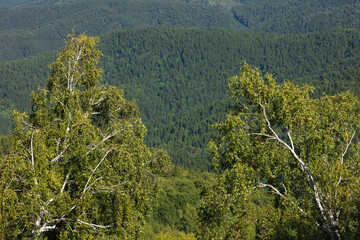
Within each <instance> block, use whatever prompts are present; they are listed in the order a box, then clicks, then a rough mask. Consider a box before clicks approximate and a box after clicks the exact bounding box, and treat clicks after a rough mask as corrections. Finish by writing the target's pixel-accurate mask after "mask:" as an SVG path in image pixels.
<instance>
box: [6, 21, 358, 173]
mask: <svg viewBox="0 0 360 240" xmlns="http://www.w3.org/2000/svg"><path fill="white" fill-rule="evenodd" d="M359 36H360V33H359V31H357V30H341V29H338V30H328V31H324V32H318V33H312V34H306V35H279V34H268V33H242V32H238V31H233V30H210V29H194V28H192V29H188V28H169V27H162V28H145V29H135V30H121V31H115V32H111V33H109V34H106V35H104V36H102V38H101V45H100V48H101V50H102V51H103V54H104V56H103V58H102V60H101V62H100V65H101V66H102V68H103V70H104V73H103V81H104V82H105V83H109V84H112V85H115V86H118V87H120V88H122V89H124V90H125V94H126V96H127V98H129V99H134V100H136V102H137V104H138V105H139V107H140V111H141V113H142V119H143V121H144V123H145V124H146V126H147V127H148V129H149V131H148V135H147V140H146V141H147V143H148V144H149V145H150V146H153V147H162V148H165V149H167V150H168V151H169V153H170V155H171V157H172V162H173V163H175V164H177V165H181V166H184V167H192V168H193V167H195V168H199V169H202V170H204V169H209V167H210V161H209V152H208V149H207V143H208V141H209V139H210V138H211V136H212V134H213V131H212V130H211V128H210V126H209V125H210V124H211V123H215V122H217V121H219V120H221V116H222V115H223V112H224V111H225V109H226V107H227V106H228V105H229V103H228V100H227V99H228V96H227V87H226V80H227V79H228V78H229V77H230V76H232V75H235V74H237V73H238V71H239V69H240V66H241V61H243V60H245V59H246V60H247V61H248V62H249V63H250V64H253V65H254V66H259V67H260V68H261V70H263V71H266V72H270V73H272V74H274V75H275V76H276V78H277V80H278V81H279V82H282V81H284V80H286V79H291V80H292V81H295V82H297V83H299V84H304V83H309V84H312V85H315V86H317V87H318V90H317V91H318V92H317V93H316V94H317V95H318V94H321V93H322V92H327V93H336V92H339V91H344V90H351V91H352V92H353V93H355V94H359V88H358V87H356V86H357V84H358V80H357V79H358V74H359V73H358V71H357V69H358V63H359V61H358V57H359V53H360V48H359V45H360V40H359V39H360V38H359ZM218 53H221V54H218ZM53 59H54V53H51V54H40V55H38V56H35V57H31V58H26V59H24V60H19V61H12V62H6V63H0V69H1V71H0V79H1V96H2V99H3V101H4V104H3V105H2V106H3V108H4V110H3V111H2V118H3V119H4V120H3V122H4V123H6V122H7V123H10V122H11V121H10V120H11V114H10V112H9V111H6V109H9V108H11V107H12V106H13V107H16V108H17V109H19V110H21V111H30V103H29V96H30V93H31V91H33V90H36V89H37V87H38V86H39V85H40V86H44V84H45V81H46V79H47V74H48V64H49V63H50V62H51V61H52V60H53ZM24 76H26V78H24ZM339 76H342V78H343V79H342V81H341V82H342V84H341V86H338V85H339V84H338V78H339ZM170 79H171V81H169V80H170ZM20 93H21V94H20ZM154 93H155V94H154ZM2 126H3V129H2V131H3V132H6V131H7V132H9V131H10V127H11V125H10V124H8V125H5V124H3V125H2ZM200 159H201V160H200Z"/></svg>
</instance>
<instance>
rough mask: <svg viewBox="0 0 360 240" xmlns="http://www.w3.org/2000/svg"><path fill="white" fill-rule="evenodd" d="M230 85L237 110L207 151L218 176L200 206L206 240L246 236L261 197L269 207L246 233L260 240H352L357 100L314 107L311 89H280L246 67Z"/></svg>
mask: <svg viewBox="0 0 360 240" xmlns="http://www.w3.org/2000/svg"><path fill="white" fill-rule="evenodd" d="M228 85H229V88H230V92H231V96H232V97H233V99H234V107H233V108H232V110H231V112H230V113H229V114H228V116H227V119H226V120H225V121H224V122H222V123H218V124H215V128H216V129H218V130H219V132H220V136H219V138H217V139H214V141H212V142H211V143H210V147H211V149H212V152H213V157H214V160H215V166H216V167H218V169H219V170H220V171H221V172H222V175H221V177H220V178H219V181H218V183H217V185H215V186H214V187H213V188H212V189H209V190H208V191H207V193H206V194H204V197H203V200H202V203H201V207H200V217H201V220H202V231H203V232H202V233H203V236H205V238H206V236H211V234H216V237H218V238H226V237H228V238H237V237H239V235H240V236H246V234H245V233H249V231H250V230H249V226H250V225H249V224H250V222H251V221H249V219H251V214H252V213H254V211H250V210H249V209H248V207H249V197H250V196H252V195H253V194H255V193H256V192H259V191H264V190H266V191H267V192H268V193H269V194H270V195H269V196H272V197H273V198H274V201H273V204H272V205H271V206H269V207H268V209H267V212H268V214H267V216H265V217H262V218H258V217H255V219H256V223H257V226H250V227H252V228H255V229H256V231H257V233H258V235H259V237H264V238H276V239H289V238H290V239H340V238H346V239H353V238H356V236H358V234H359V221H358V218H359V209H358V206H359V200H360V195H359V191H358V190H357V189H358V185H359V182H360V165H359V160H360V158H359V157H360V156H359V148H360V143H359V141H358V132H359V128H360V118H359V116H360V115H359V114H360V102H359V100H358V99H357V98H356V97H354V96H353V95H352V94H351V93H349V92H343V93H339V94H337V95H333V96H328V95H324V96H322V97H320V98H317V99H314V98H311V97H310V95H311V94H310V93H311V91H312V87H309V86H306V85H305V86H303V87H297V86H295V85H294V84H292V83H290V82H285V83H284V84H277V83H276V82H275V80H274V78H273V77H272V76H271V75H270V74H267V75H266V76H265V77H262V76H261V74H260V72H259V70H257V69H253V68H251V67H250V66H249V65H247V64H244V66H243V67H242V73H241V75H239V76H234V77H231V78H230V79H229V83H228ZM264 229H266V231H264ZM252 230H253V229H252Z"/></svg>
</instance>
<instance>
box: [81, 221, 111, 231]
mask: <svg viewBox="0 0 360 240" xmlns="http://www.w3.org/2000/svg"><path fill="white" fill-rule="evenodd" d="M76 222H77V223H79V224H84V225H87V226H90V227H92V228H93V229H94V230H96V228H111V227H113V225H107V226H103V225H98V224H93V223H88V222H85V221H83V220H80V219H77V220H76Z"/></svg>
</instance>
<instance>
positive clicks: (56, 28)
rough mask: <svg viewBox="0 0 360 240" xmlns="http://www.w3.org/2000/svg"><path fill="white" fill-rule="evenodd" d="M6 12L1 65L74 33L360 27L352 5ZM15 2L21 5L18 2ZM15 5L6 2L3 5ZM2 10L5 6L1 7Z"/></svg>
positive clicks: (125, 0)
mask: <svg viewBox="0 0 360 240" xmlns="http://www.w3.org/2000/svg"><path fill="white" fill-rule="evenodd" d="M18 3H19V4H20V3H23V4H22V5H19V6H20V7H14V8H10V9H0V22H1V23H2V24H1V26H0V47H1V49H2V51H1V53H0V61H8V60H15V59H21V58H24V57H29V56H32V55H35V54H37V53H39V52H44V51H51V50H56V49H58V48H60V47H61V46H62V44H63V39H64V38H65V36H66V35H67V34H68V33H69V32H71V31H72V29H74V30H75V31H76V32H78V33H81V32H85V31H86V32H87V34H90V35H102V34H105V33H107V32H110V31H113V30H116V29H119V28H121V29H125V28H138V27H146V26H182V27H199V28H222V29H235V30H242V31H251V32H259V31H262V32H276V33H285V34H288V33H311V32H317V31H324V30H328V29H332V28H355V29H359V21H357V19H359V17H360V16H359V12H360V11H359V8H360V5H359V3H358V2H357V1H355V0H346V1H334V0H331V1H324V0H314V1H309V0H306V1H301V2H299V1H294V0H271V1H268V0H266V1H264V0H257V1H248V0H242V1H230V0H228V1H220V0H188V1H185V0H162V1H154V0H136V1H130V0H121V1H118V0H105V1H99V0H90V1H89V0H88V1H86V4H85V2H84V1H82V0H80V1H27V2H26V1H18ZM13 4H16V2H14V3H13ZM6 6H11V5H9V3H7V2H4V3H3V5H2V7H6ZM0 8H1V5H0Z"/></svg>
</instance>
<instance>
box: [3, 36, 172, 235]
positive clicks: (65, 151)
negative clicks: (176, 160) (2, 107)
mask: <svg viewBox="0 0 360 240" xmlns="http://www.w3.org/2000/svg"><path fill="white" fill-rule="evenodd" d="M97 43H98V38H95V37H88V36H85V35H80V36H75V35H70V36H69V40H68V42H67V45H66V47H65V48H64V50H62V51H61V52H60V53H59V55H58V58H57V60H56V61H55V62H54V63H53V64H52V65H51V76H50V78H49V81H48V84H47V88H46V89H39V90H38V91H37V92H33V93H32V95H31V103H32V113H31V114H30V115H29V116H28V115H27V114H25V113H19V112H17V111H14V120H15V128H14V131H13V133H12V145H13V146H12V148H13V151H12V152H11V153H10V154H9V155H7V156H4V157H3V158H2V159H1V162H0V175H1V176H2V177H1V181H2V182H1V188H0V190H1V197H2V199H1V212H0V213H1V215H0V216H1V218H0V222H1V224H0V225H1V226H2V228H1V231H2V233H1V234H0V237H2V238H6V239H11V238H32V239H37V238H44V237H47V238H50V239H62V238H64V239H68V238H86V239H91V238H98V237H100V236H102V235H115V236H117V237H120V238H141V237H142V226H143V225H144V216H145V215H146V214H147V213H148V212H149V202H150V198H151V197H152V196H154V194H153V192H154V190H155V188H156V175H157V174H158V173H159V172H160V171H161V169H162V166H163V165H165V164H166V163H167V155H166V154H165V153H164V152H162V151H160V150H156V149H155V150H152V151H151V150H150V149H149V148H148V147H147V146H146V145H145V144H144V136H145V134H146V128H145V126H144V125H143V124H142V122H141V119H140V118H139V113H138V110H137V107H136V105H135V103H134V102H131V101H126V100H125V98H124V93H123V91H122V90H120V89H118V88H116V87H113V86H108V85H98V84H97V83H98V80H99V79H100V77H101V70H100V69H98V68H97V67H96V65H97V63H98V61H99V58H100V56H101V53H100V51H99V50H98V49H97V48H96V46H97Z"/></svg>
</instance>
